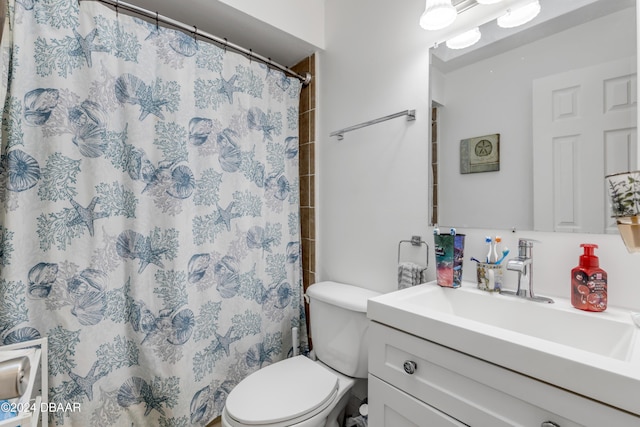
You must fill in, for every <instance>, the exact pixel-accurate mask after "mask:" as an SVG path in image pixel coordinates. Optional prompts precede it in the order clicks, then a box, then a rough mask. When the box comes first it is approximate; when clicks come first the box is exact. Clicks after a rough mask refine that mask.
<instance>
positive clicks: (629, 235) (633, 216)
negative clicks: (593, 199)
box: [605, 171, 640, 252]
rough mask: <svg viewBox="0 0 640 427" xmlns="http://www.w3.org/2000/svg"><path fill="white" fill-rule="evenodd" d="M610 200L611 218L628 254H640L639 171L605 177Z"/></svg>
mask: <svg viewBox="0 0 640 427" xmlns="http://www.w3.org/2000/svg"><path fill="white" fill-rule="evenodd" d="M605 179H606V180H607V188H608V189H609V197H610V199H611V210H612V215H611V216H612V218H615V219H616V222H617V224H618V231H619V232H620V236H622V240H623V241H624V244H625V246H626V247H627V250H628V251H629V252H640V171H633V172H621V173H616V174H612V175H607V176H606V177H605Z"/></svg>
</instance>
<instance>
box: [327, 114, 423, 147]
mask: <svg viewBox="0 0 640 427" xmlns="http://www.w3.org/2000/svg"><path fill="white" fill-rule="evenodd" d="M402 116H407V121H408V122H410V121H413V120H415V119H416V110H404V111H400V112H398V113H395V114H389V115H388V116H384V117H380V118H378V119H374V120H369V121H368V122H364V123H360V124H358V125H353V126H349V127H348V128H344V129H340V130H337V131H335V132H331V133H330V134H329V136H337V137H338V141H342V140H343V139H344V134H345V133H347V132H351V131H352V130H356V129H361V128H363V127H367V126H371V125H375V124H376V123H380V122H385V121H387V120H391V119H395V118H396V117H402Z"/></svg>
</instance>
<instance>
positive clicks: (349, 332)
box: [221, 282, 380, 427]
mask: <svg viewBox="0 0 640 427" xmlns="http://www.w3.org/2000/svg"><path fill="white" fill-rule="evenodd" d="M377 295H380V294H379V293H378V292H375V291H372V290H369V289H364V288H360V287H357V286H351V285H346V284H342V283H336V282H320V283H316V284H313V285H311V286H309V288H308V289H307V296H308V297H309V317H310V321H311V323H310V326H311V336H312V339H313V345H314V351H315V353H316V355H317V356H318V361H315V362H314V361H312V360H311V359H309V358H307V357H305V356H295V357H292V358H290V359H285V360H282V361H279V362H276V363H274V364H271V365H269V366H266V367H264V368H262V369H260V370H258V371H256V372H254V373H252V374H251V375H249V376H248V377H246V378H245V379H243V380H242V381H240V382H239V383H238V384H237V385H236V386H235V387H234V388H233V390H231V392H230V393H229V395H228V396H227V400H226V404H225V407H224V409H223V411H222V415H221V421H222V426H223V427H339V425H338V416H339V414H340V412H342V411H343V409H344V408H345V406H346V404H347V401H348V400H349V397H350V393H349V391H350V390H351V388H352V387H353V385H354V384H355V382H356V380H357V379H358V378H367V371H368V369H367V360H368V358H367V351H368V340H367V329H368V327H369V320H368V319H367V315H366V313H367V300H368V299H369V298H371V297H374V296H377Z"/></svg>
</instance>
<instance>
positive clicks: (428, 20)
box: [420, 0, 458, 30]
mask: <svg viewBox="0 0 640 427" xmlns="http://www.w3.org/2000/svg"><path fill="white" fill-rule="evenodd" d="M456 16H458V11H457V10H456V8H455V7H453V5H452V4H451V0H426V4H425V8H424V13H423V14H422V16H421V17H420V26H421V27H422V28H424V29H425V30H440V29H442V28H445V27H446V26H448V25H451V24H452V23H453V21H455V19H456Z"/></svg>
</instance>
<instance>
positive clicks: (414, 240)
mask: <svg viewBox="0 0 640 427" xmlns="http://www.w3.org/2000/svg"><path fill="white" fill-rule="evenodd" d="M403 243H411V246H422V245H425V246H426V247H427V253H426V257H425V260H426V262H425V264H424V268H425V269H426V268H427V267H429V245H428V244H427V242H425V241H424V240H422V237H421V236H411V240H400V242H398V264H399V263H400V250H401V249H402V244H403Z"/></svg>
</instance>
